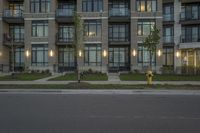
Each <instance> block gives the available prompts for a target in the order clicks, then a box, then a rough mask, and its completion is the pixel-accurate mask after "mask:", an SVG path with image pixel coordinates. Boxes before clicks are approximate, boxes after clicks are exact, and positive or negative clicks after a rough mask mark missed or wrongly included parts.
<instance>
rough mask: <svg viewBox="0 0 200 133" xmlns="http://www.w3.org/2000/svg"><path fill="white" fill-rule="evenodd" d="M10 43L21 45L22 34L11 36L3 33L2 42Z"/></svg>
mask: <svg viewBox="0 0 200 133" xmlns="http://www.w3.org/2000/svg"><path fill="white" fill-rule="evenodd" d="M12 36H13V40H12ZM9 37H10V38H9ZM12 41H13V42H14V43H23V42H24V34H23V33H20V34H13V35H11V34H8V33H4V42H12Z"/></svg>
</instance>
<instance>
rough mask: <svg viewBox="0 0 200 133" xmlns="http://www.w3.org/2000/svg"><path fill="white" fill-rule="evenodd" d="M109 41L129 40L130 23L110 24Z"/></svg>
mask: <svg viewBox="0 0 200 133" xmlns="http://www.w3.org/2000/svg"><path fill="white" fill-rule="evenodd" d="M109 41H124V42H125V41H129V24H117V25H116V24H111V25H109Z"/></svg>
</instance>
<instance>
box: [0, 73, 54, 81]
mask: <svg viewBox="0 0 200 133" xmlns="http://www.w3.org/2000/svg"><path fill="white" fill-rule="evenodd" d="M49 76H51V74H48V73H15V74H14V75H13V76H12V75H6V76H2V77H0V81H32V80H37V79H42V78H46V77H49Z"/></svg>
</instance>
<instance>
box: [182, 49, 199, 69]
mask: <svg viewBox="0 0 200 133" xmlns="http://www.w3.org/2000/svg"><path fill="white" fill-rule="evenodd" d="M181 62H182V66H200V49H196V50H182V51H181Z"/></svg>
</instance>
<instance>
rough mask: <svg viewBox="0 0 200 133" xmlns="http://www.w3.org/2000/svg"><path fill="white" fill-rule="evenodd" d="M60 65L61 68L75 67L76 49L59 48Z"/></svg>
mask: <svg viewBox="0 0 200 133" xmlns="http://www.w3.org/2000/svg"><path fill="white" fill-rule="evenodd" d="M58 63H59V66H65V67H74V66H75V65H76V63H75V48H73V47H59V48H58Z"/></svg>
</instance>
